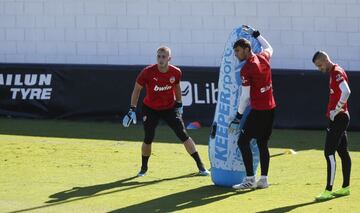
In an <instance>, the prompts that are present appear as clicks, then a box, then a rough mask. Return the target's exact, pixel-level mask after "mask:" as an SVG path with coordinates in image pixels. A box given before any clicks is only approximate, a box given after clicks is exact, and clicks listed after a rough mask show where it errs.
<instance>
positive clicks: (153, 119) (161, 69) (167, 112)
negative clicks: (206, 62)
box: [123, 46, 210, 176]
mask: <svg viewBox="0 0 360 213" xmlns="http://www.w3.org/2000/svg"><path fill="white" fill-rule="evenodd" d="M170 60H171V50H170V48H169V47H166V46H161V47H159V48H158V50H157V64H153V65H150V66H147V67H146V68H144V69H143V70H142V71H141V72H140V74H139V75H138V77H137V79H136V82H135V87H134V90H133V92H132V95H131V104H130V110H129V112H128V114H127V115H125V117H124V119H123V125H124V127H128V126H129V125H130V124H131V123H134V124H135V123H136V114H135V110H136V105H137V102H138V99H139V95H140V92H141V90H142V88H143V87H145V88H146V96H145V98H144V100H143V107H142V116H143V124H144V130H145V138H144V141H143V144H142V147H141V154H142V165H141V169H140V172H139V173H138V176H144V175H145V174H146V172H147V170H148V160H149V157H150V155H151V143H152V142H153V139H154V136H155V129H156V127H157V125H158V123H159V120H160V119H163V120H164V121H165V122H166V123H167V124H168V125H169V126H170V128H171V129H172V130H173V131H174V132H175V134H176V136H177V137H178V138H179V139H180V140H181V141H182V142H183V143H184V146H185V149H186V151H187V152H188V153H189V154H190V155H191V156H192V157H193V158H194V160H195V162H196V165H197V167H198V169H199V174H200V175H202V176H207V175H209V174H210V173H209V171H208V170H206V169H205V167H204V164H203V163H202V161H201V159H200V156H199V153H198V152H197V150H196V146H195V143H194V141H193V140H192V138H191V137H189V135H188V134H187V132H186V129H185V126H184V122H183V120H182V113H183V107H182V95H181V88H180V80H181V75H182V74H181V70H180V69H179V68H178V67H175V66H173V65H170V64H169V61H170Z"/></svg>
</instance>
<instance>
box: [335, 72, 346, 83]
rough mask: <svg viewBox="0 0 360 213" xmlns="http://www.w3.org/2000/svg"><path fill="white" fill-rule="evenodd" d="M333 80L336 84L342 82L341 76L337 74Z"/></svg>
mask: <svg viewBox="0 0 360 213" xmlns="http://www.w3.org/2000/svg"><path fill="white" fill-rule="evenodd" d="M335 79H336V82H340V81H343V80H344V77H343V76H342V75H341V74H337V75H336V77H335Z"/></svg>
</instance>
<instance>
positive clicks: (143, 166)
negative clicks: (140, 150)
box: [141, 155, 150, 172]
mask: <svg viewBox="0 0 360 213" xmlns="http://www.w3.org/2000/svg"><path fill="white" fill-rule="evenodd" d="M149 157H150V156H144V155H142V156H141V171H142V172H146V171H147V170H148V161H149Z"/></svg>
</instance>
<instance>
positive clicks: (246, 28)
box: [242, 25, 260, 38]
mask: <svg viewBox="0 0 360 213" xmlns="http://www.w3.org/2000/svg"><path fill="white" fill-rule="evenodd" d="M242 28H243V30H244V31H245V32H247V33H249V34H250V35H252V36H253V37H254V38H257V37H259V36H260V32H259V30H255V29H254V28H252V27H250V26H248V25H243V26H242Z"/></svg>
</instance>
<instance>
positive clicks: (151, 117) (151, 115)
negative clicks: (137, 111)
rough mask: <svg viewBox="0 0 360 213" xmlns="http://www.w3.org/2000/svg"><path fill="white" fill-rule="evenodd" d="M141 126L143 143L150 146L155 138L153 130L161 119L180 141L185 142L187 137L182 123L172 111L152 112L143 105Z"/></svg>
mask: <svg viewBox="0 0 360 213" xmlns="http://www.w3.org/2000/svg"><path fill="white" fill-rule="evenodd" d="M142 115H143V125H144V131H145V137H144V143H146V144H151V143H152V141H153V140H154V137H155V129H156V127H157V125H158V124H159V120H160V119H163V120H164V121H165V122H166V123H167V125H169V126H170V128H171V129H172V130H173V131H174V132H175V134H176V136H177V137H178V138H179V139H180V140H181V141H182V142H184V141H186V140H187V139H188V138H189V135H188V134H187V132H186V129H185V125H184V122H183V120H182V118H181V117H178V116H177V114H176V112H175V110H174V109H166V110H153V109H151V108H150V107H148V106H146V105H145V104H143V107H142Z"/></svg>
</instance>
